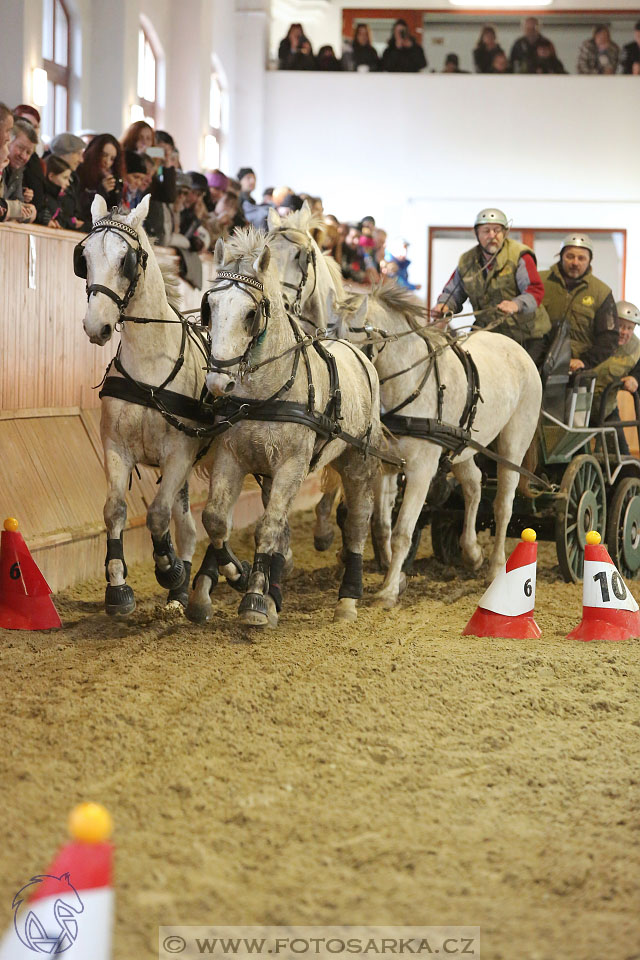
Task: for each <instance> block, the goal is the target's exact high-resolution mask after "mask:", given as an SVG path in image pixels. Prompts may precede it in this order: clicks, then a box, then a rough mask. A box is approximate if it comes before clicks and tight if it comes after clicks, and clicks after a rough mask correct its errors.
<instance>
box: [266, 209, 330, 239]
mask: <svg viewBox="0 0 640 960" xmlns="http://www.w3.org/2000/svg"><path fill="white" fill-rule="evenodd" d="M324 226H325V223H324V217H321V216H318V215H316V214H313V213H311V211H310V210H309V208H308V207H307V208H306V209H305V207H301V209H300V210H294V211H292V213H290V214H289V215H288V216H286V217H285V218H284V220H283V221H282V223H281V225H280V226H279V227H276V228H275V230H274V231H273V233H285V232H288V231H289V230H295V231H297V232H298V233H302V234H306V233H307V232H311V231H312V230H324Z"/></svg>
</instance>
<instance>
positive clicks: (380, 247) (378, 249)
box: [373, 228, 387, 272]
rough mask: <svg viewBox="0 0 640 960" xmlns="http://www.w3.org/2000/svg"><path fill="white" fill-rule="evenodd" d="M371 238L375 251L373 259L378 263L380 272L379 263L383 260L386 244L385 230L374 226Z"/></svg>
mask: <svg viewBox="0 0 640 960" xmlns="http://www.w3.org/2000/svg"><path fill="white" fill-rule="evenodd" d="M373 239H374V240H375V244H376V246H375V251H374V259H375V261H376V263H377V265H378V272H380V264H381V263H382V261H383V260H384V251H385V247H386V245H387V231H386V230H380V229H379V228H376V229H375V230H374V231H373Z"/></svg>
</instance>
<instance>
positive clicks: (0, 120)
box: [0, 101, 13, 147]
mask: <svg viewBox="0 0 640 960" xmlns="http://www.w3.org/2000/svg"><path fill="white" fill-rule="evenodd" d="M12 126H13V114H12V113H11V110H9V107H8V106H7V105H6V103H2V102H1V101H0V147H1V146H2V144H3V143H9V140H10V139H11V137H10V131H11V127H12Z"/></svg>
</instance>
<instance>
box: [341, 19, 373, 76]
mask: <svg viewBox="0 0 640 960" xmlns="http://www.w3.org/2000/svg"><path fill="white" fill-rule="evenodd" d="M342 62H343V66H344V69H345V70H358V71H359V72H361V73H367V72H368V71H371V72H373V71H377V70H379V69H380V57H379V56H378V54H377V53H376V49H375V47H374V46H373V44H372V43H371V34H370V32H369V27H368V26H367V25H366V23H358V24H357V25H356V28H355V30H354V33H353V40H352V41H351V44H347V45H346V49H345V51H344V53H343V55H342Z"/></svg>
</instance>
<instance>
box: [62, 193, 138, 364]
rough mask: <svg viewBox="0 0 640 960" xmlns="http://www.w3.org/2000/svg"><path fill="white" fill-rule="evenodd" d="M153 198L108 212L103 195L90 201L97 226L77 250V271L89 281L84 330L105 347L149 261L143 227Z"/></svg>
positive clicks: (75, 267)
mask: <svg viewBox="0 0 640 960" xmlns="http://www.w3.org/2000/svg"><path fill="white" fill-rule="evenodd" d="M149 200H150V197H149V195H148V194H147V196H145V197H144V198H143V200H141V201H140V203H139V204H138V206H137V207H136V208H135V210H132V211H131V213H129V214H128V215H126V216H124V215H122V214H114V215H113V216H111V217H109V216H107V213H108V211H107V204H106V202H105V200H104V198H103V197H101V196H100V195H99V194H96V197H95V199H94V201H93V203H92V205H91V217H92V220H93V224H94V225H93V228H92V230H91V232H90V233H89V235H88V237H87V238H86V239H85V240H84V241H82V242H81V243H79V244H78V245H77V246H76V249H75V252H74V270H75V273H76V275H77V276H79V277H83V278H85V279H86V281H87V312H86V314H85V317H84V321H83V327H84V331H85V333H86V334H87V336H88V337H89V339H90V340H91V343H96V344H98V345H99V346H101V347H102V346H104V345H105V343H108V341H109V340H110V339H111V337H112V335H113V331H114V329H115V326H116V324H117V322H118V321H119V320H120V318H121V317H122V314H123V312H124V310H125V309H126V307H127V305H128V303H129V300H130V299H132V297H133V296H134V294H135V291H136V287H137V284H138V282H139V280H140V277H141V274H142V273H143V272H144V269H145V267H146V261H147V256H148V242H147V241H146V237H145V236H144V233H142V234H141V232H140V231H141V228H142V224H143V222H144V220H145V219H146V217H147V215H148V213H149ZM120 225H121V226H120Z"/></svg>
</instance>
